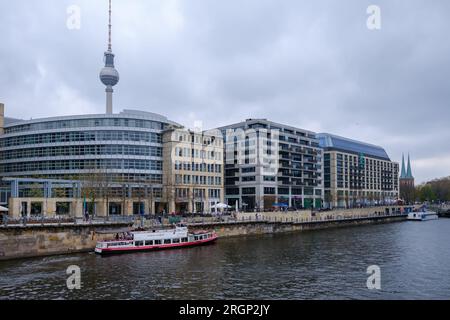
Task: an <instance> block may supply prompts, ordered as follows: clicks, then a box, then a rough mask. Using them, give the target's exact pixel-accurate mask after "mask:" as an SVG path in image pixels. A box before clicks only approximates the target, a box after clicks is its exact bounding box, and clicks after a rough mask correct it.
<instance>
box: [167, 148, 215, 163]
mask: <svg viewBox="0 0 450 320" xmlns="http://www.w3.org/2000/svg"><path fill="white" fill-rule="evenodd" d="M175 156H177V157H184V158H196V159H209V160H222V153H221V152H215V151H209V150H199V149H195V148H181V147H176V148H175Z"/></svg>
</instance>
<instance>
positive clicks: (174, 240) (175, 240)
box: [172, 239, 180, 243]
mask: <svg viewBox="0 0 450 320" xmlns="http://www.w3.org/2000/svg"><path fill="white" fill-rule="evenodd" d="M172 242H173V243H180V239H173V240H172Z"/></svg>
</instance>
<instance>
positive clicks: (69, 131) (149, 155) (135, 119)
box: [0, 110, 179, 183]
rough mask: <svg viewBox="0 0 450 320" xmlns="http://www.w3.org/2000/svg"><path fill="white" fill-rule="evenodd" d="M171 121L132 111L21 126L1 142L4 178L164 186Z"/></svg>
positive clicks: (7, 128)
mask: <svg viewBox="0 0 450 320" xmlns="http://www.w3.org/2000/svg"><path fill="white" fill-rule="evenodd" d="M169 125H175V126H179V125H178V124H176V123H173V122H171V121H169V120H168V119H167V118H165V117H163V116H160V115H157V114H153V113H147V112H141V111H130V110H126V111H124V112H122V113H120V114H111V115H105V114H101V115H82V116H70V117H55V118H46V119H37V120H29V121H18V122H14V123H9V124H8V125H6V126H5V132H4V135H1V136H0V176H3V177H33V178H36V177H39V178H42V177H45V178H61V179H82V178H83V176H87V175H90V174H92V173H93V172H96V173H98V172H101V173H105V174H108V175H109V176H110V177H111V178H112V180H116V181H121V182H125V181H130V182H152V183H162V164H163V158H162V156H163V154H162V153H163V152H162V132H163V130H164V129H166V128H167V127H168V126H169Z"/></svg>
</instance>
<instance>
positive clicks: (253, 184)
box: [219, 119, 323, 210]
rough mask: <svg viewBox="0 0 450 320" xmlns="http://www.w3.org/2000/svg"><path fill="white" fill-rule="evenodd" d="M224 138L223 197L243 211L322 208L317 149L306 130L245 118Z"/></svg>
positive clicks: (224, 129)
mask: <svg viewBox="0 0 450 320" xmlns="http://www.w3.org/2000/svg"><path fill="white" fill-rule="evenodd" d="M219 130H220V131H221V132H222V134H223V136H224V137H225V199H226V202H227V203H228V205H230V206H234V205H236V204H237V205H238V207H239V208H240V209H244V210H264V209H272V208H273V207H292V208H297V209H300V208H311V207H316V208H320V207H321V206H322V196H323V190H322V189H323V184H322V150H321V149H320V147H319V140H318V139H317V137H316V134H315V133H314V132H311V131H307V130H303V129H300V128H295V127H292V126H287V125H284V124H280V123H275V122H272V121H269V120H267V119H248V120H246V121H244V122H240V123H236V124H232V125H228V126H224V127H221V128H219Z"/></svg>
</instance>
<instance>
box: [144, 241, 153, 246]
mask: <svg viewBox="0 0 450 320" xmlns="http://www.w3.org/2000/svg"><path fill="white" fill-rule="evenodd" d="M145 245H146V246H152V245H153V240H147V241H145Z"/></svg>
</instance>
